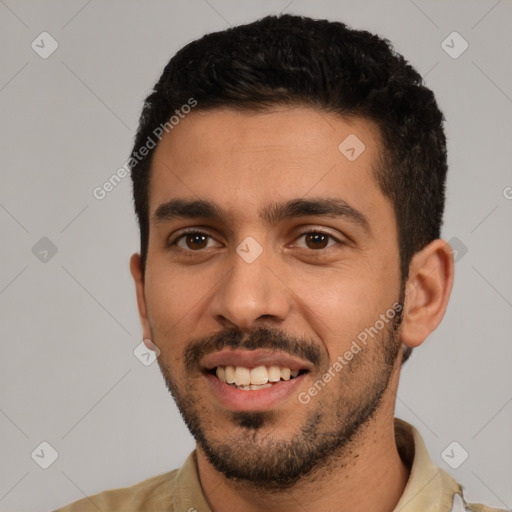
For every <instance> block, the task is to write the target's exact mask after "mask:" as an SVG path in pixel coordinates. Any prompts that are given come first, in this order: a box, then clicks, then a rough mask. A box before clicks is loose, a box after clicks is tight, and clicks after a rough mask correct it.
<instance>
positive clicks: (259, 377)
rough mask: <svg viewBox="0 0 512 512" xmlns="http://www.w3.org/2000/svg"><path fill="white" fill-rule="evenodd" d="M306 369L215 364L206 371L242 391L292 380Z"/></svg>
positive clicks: (265, 387)
mask: <svg viewBox="0 0 512 512" xmlns="http://www.w3.org/2000/svg"><path fill="white" fill-rule="evenodd" d="M307 372H308V370H306V369H300V370H298V369H293V370H292V369H291V368H288V367H285V366H277V365H270V366H266V365H260V366H256V367H254V368H248V367H246V366H232V365H227V366H217V367H215V368H213V369H211V370H210V371H209V372H208V373H210V374H211V375H214V376H215V377H217V379H219V380H220V381H221V382H223V383H225V384H227V385H228V386H230V387H232V388H235V389H241V390H243V391H258V390H260V389H267V388H271V387H272V386H275V385H277V384H278V383H279V382H286V381H289V380H293V379H295V378H297V377H299V376H300V375H303V374H305V373H307Z"/></svg>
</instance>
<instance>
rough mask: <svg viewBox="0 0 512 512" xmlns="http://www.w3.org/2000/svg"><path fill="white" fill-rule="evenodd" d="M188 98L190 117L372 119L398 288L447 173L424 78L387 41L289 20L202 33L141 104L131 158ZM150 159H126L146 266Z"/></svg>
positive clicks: (432, 221) (435, 231) (425, 233)
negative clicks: (306, 110) (303, 111)
mask: <svg viewBox="0 0 512 512" xmlns="http://www.w3.org/2000/svg"><path fill="white" fill-rule="evenodd" d="M191 99H193V101H194V102H195V103H194V105H195V106H194V109H195V110H211V109H215V108H220V107H230V108H234V109H241V110H255V111H265V110H270V109H272V108H273V107H275V106H277V105H294V104H296V105H309V106H311V107H313V108H316V109H319V110H322V111H325V112H329V113H335V114H339V115H340V116H346V117H362V118H365V119H368V120H370V121H372V122H374V123H375V125H376V126H377V127H378V129H379V132H380V135H381V151H380V161H379V162H378V166H377V168H376V169H375V178H376V181H377V183H378V185H379V187H380V189H381V191H382V192H383V194H384V195H385V196H387V197H388V198H389V199H390V200H391V202H392V204H393V207H394V211H395V215H396V222H397V230H398V237H399V239H398V243H399V250H400V270H401V276H402V282H405V279H406V278H407V277H408V272H409V264H410V260H411V258H412V256H413V255H414V253H416V252H417V251H419V250H420V249H422V248H423V247H424V246H426V245H427V244H428V243H429V242H431V241H432V240H435V239H437V238H439V237H440V231H441V225H442V218H443V210H444V201H445V182H446V172H447V156H446V138H445V134H444V130H443V121H444V118H443V114H442V113H441V111H440V110H439V108H438V106H437V103H436V100H435V98H434V94H433V93H432V91H431V90H430V89H428V88H427V87H425V85H424V83H423V79H422V77H421V75H419V74H418V72H417V71H416V70H415V69H414V68H413V67H412V66H411V65H410V64H409V63H408V62H407V61H406V60H405V59H404V57H403V56H402V55H400V54H398V53H396V52H395V51H394V50H393V48H392V46H391V43H390V42H389V41H387V40H386V39H383V38H381V37H379V36H377V35H375V34H372V33H370V32H367V31H364V30H354V29H352V28H349V27H348V26H347V25H345V24H343V23H341V22H333V21H328V20H313V19H311V18H307V17H302V16H294V15H288V14H286V15H282V16H266V17H264V18H262V19H260V20H258V21H255V22H253V23H249V24H246V25H240V26H237V27H234V28H230V29H227V30H223V31H221V32H215V33H211V34H207V35H205V36H203V37H201V38H200V39H198V40H196V41H193V42H191V43H189V44H187V45H186V46H185V47H183V48H182V49H181V50H180V51H178V53H176V55H175V56H174V57H173V58H172V59H171V60H170V62H169V63H168V64H167V66H166V67H165V69H164V71H163V73H162V75H161V77H160V79H159V80H158V82H157V83H156V85H155V87H154V90H153V91H152V92H151V94H150V95H149V96H148V97H147V98H146V101H145V103H144V108H143V111H142V114H141V117H140V124H139V129H138V132H137V135H136V138H135V144H134V148H133V153H132V157H133V155H134V154H135V153H137V151H138V149H139V148H140V147H141V146H143V145H144V144H146V141H147V140H149V138H151V137H152V135H153V134H154V133H155V128H157V127H159V126H164V125H165V123H167V125H168V126H169V119H170V118H171V116H173V114H174V113H178V112H180V109H181V108H182V107H183V106H184V105H187V106H188V105H190V104H191V103H190V101H191ZM189 110H190V109H189ZM340 142H341V141H340ZM153 154H154V151H153V150H151V151H150V152H149V153H148V154H147V155H146V156H145V157H144V158H140V155H137V159H134V158H132V159H131V160H130V162H131V165H130V167H131V176H132V180H133V195H134V201H135V211H136V214H137V217H138V222H139V227H140V236H141V258H142V265H143V267H144V266H145V263H146V257H147V249H148V238H149V218H148V186H149V180H150V169H151V158H152V155H153Z"/></svg>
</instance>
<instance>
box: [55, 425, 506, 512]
mask: <svg viewBox="0 0 512 512" xmlns="http://www.w3.org/2000/svg"><path fill="white" fill-rule="evenodd" d="M395 436H396V443H397V447H398V451H399V453H400V456H401V457H402V460H403V461H404V462H405V464H406V465H407V466H408V467H410V468H411V472H410V475H409V480H408V481H407V485H406V486H405V489H404V493H403V494H402V496H401V498H400V500H399V501H398V503H397V505H396V507H395V508H394V512H465V511H472V512H499V509H495V508H490V507H486V506H485V505H475V504H473V505H468V504H467V503H466V502H465V501H464V498H463V497H462V486H461V485H460V484H458V483H457V482H456V481H455V480H454V479H453V478H452V477H451V476H450V475H448V473H446V472H445V471H443V470H442V469H440V468H438V467H437V466H436V465H435V464H434V463H433V462H432V460H431V459H430V456H429V454H428V452H427V449H426V447H425V443H424V442H423V439H422V438H421V436H420V434H419V432H418V431H417V430H416V429H415V428H414V427H413V426H411V425H409V424H408V423H406V422H405V421H402V420H400V419H395ZM98 510H99V511H101V512H211V509H210V507H209V506H208V504H207V502H206V499H205V497H204V495H203V492H202V489H201V484H200V483H199V475H198V470H197V460H196V453H195V451H194V452H192V453H191V454H190V455H189V457H188V459H187V460H186V462H185V464H183V466H182V467H181V468H180V469H176V470H174V471H170V472H169V473H164V474H162V475H159V476H155V477H153V478H149V479H148V480H144V481H143V482H140V483H138V484H135V485H132V486H131V487H125V488H122V489H113V490H110V491H104V492H102V493H100V494H96V495H94V496H90V497H88V498H84V499H81V500H79V501H77V502H75V503H72V504H71V505H68V506H66V507H64V508H60V509H58V510H57V511H55V512H98ZM503 512H504V511H503Z"/></svg>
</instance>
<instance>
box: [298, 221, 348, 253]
mask: <svg viewBox="0 0 512 512" xmlns="http://www.w3.org/2000/svg"><path fill="white" fill-rule="evenodd" d="M310 233H321V234H322V235H325V236H328V237H329V238H331V239H332V240H334V241H335V242H336V243H338V244H341V245H345V244H348V243H349V242H348V239H347V237H344V236H337V235H334V234H333V233H332V232H331V231H329V230H327V229H325V228H320V227H314V226H311V227H308V228H306V229H304V230H301V231H300V232H299V233H298V234H297V236H296V237H295V238H294V239H293V242H295V241H296V240H298V239H299V238H301V237H303V236H304V235H309V234H310ZM330 247H332V245H331V246H330ZM327 248H328V247H326V248H324V249H327ZM311 250H314V249H311ZM317 250H320V249H317Z"/></svg>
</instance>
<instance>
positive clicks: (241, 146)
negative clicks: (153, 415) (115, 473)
mask: <svg viewBox="0 0 512 512" xmlns="http://www.w3.org/2000/svg"><path fill="white" fill-rule="evenodd" d="M354 135H355V136H356V137H357V138H358V139H359V140H360V141H362V143H363V144H364V146H365V149H364V151H363V152H362V153H361V154H360V155H359V156H357V153H358V149H359V147H356V146H355V145H354V143H353V142H352V144H349V146H348V148H347V147H345V146H343V145H342V146H341V148H342V150H343V148H345V149H344V151H345V152H344V153H342V151H341V150H340V149H338V146H340V143H341V142H342V141H344V140H345V139H346V138H347V137H348V136H352V138H353V136H354ZM350 140H352V141H353V140H354V139H349V141H350ZM350 147H355V151H351V150H350ZM379 151H380V148H379V136H378V132H377V131H376V128H375V127H374V125H373V124H372V123H370V122H369V121H366V120H363V119H351V120H347V119H343V118H341V117H339V116H334V115H330V114H327V113H319V112H317V111H315V110H313V109H310V108H307V107H296V108H284V107H283V108H276V109H275V110H273V111H271V112H265V113H254V112H237V111H234V110H230V109H216V110H212V111H208V112H195V113H192V114H190V115H189V116H187V117H186V118H185V119H183V120H182V121H181V122H180V124H179V125H178V126H176V127H175V128H174V129H173V131H171V132H170V133H169V134H168V135H167V136H166V137H165V138H163V139H162V141H161V142H160V143H159V145H158V147H157V148H156V151H155V154H154V159H153V164H152V175H151V184H150V190H149V214H150V236H149V246H148V255H147V264H146V271H145V276H144V280H143V281H142V280H141V279H139V281H138V288H139V289H138V291H139V307H140V310H141V317H142V323H143V330H144V337H146V338H150V339H151V340H153V343H154V344H155V345H156V346H157V347H158V348H159V350H160V356H159V359H158V361H159V364H160V368H161V370H162V373H163V375H164V378H165V380H166V382H167V384H168V387H169V389H170V391H171V392H172V394H173V396H174V398H175V400H176V402H177V404H178V406H179V408H180V410H181V413H182V415H183V417H184V419H185V421H186V423H187V425H188V426H189V428H190V430H191V432H192V434H193V435H194V437H195V438H196V440H197V442H198V450H199V451H200V452H201V453H202V454H203V455H204V456H206V457H207V458H208V460H209V461H210V463H211V464H212V465H213V466H214V467H215V468H216V469H217V470H218V471H220V472H222V473H223V474H224V475H226V476H228V477H230V478H238V479H242V480H246V481H251V482H253V483H255V484H257V485H260V486H265V487H272V486H278V487H285V486H288V485H292V484H293V483H294V482H296V481H297V479H298V478H299V477H300V475H304V474H306V473H308V472H309V471H311V470H313V469H314V468H315V467H319V466H320V465H321V464H322V463H325V461H327V460H328V459H329V457H330V456H331V455H333V454H334V453H337V454H339V453H341V452H343V450H347V449H348V447H349V445H350V442H351V440H352V439H354V437H355V436H356V434H357V432H358V431H360V429H361V428H362V427H363V426H365V425H367V424H368V423H369V422H371V421H372V420H373V418H374V417H375V415H376V413H377V411H378V410H379V408H380V407H381V406H382V403H383V401H382V397H383V396H384V395H385V393H386V390H387V388H388V385H389V382H390V376H391V375H392V370H393V367H394V366H395V368H396V358H397V354H398V352H399V346H400V342H399V335H398V325H399V317H400V314H399V313H400V306H399V305H398V304H399V303H401V302H402V300H401V299H403V297H402V296H401V291H402V287H401V283H400V273H399V253H398V239H397V228H396V221H395V217H394V213H393V208H392V205H391V203H390V201H389V200H388V199H387V198H386V197H384V196H383V194H382V192H381V191H380V189H379V188H378V186H377V184H376V181H375V179H374V175H373V172H374V168H375V165H376V162H377V159H378V154H379ZM354 154H355V155H356V156H357V158H355V159H354V158H353V157H354ZM347 155H348V156H350V159H349V158H347ZM132 265H133V262H132ZM136 281H137V279H136Z"/></svg>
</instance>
